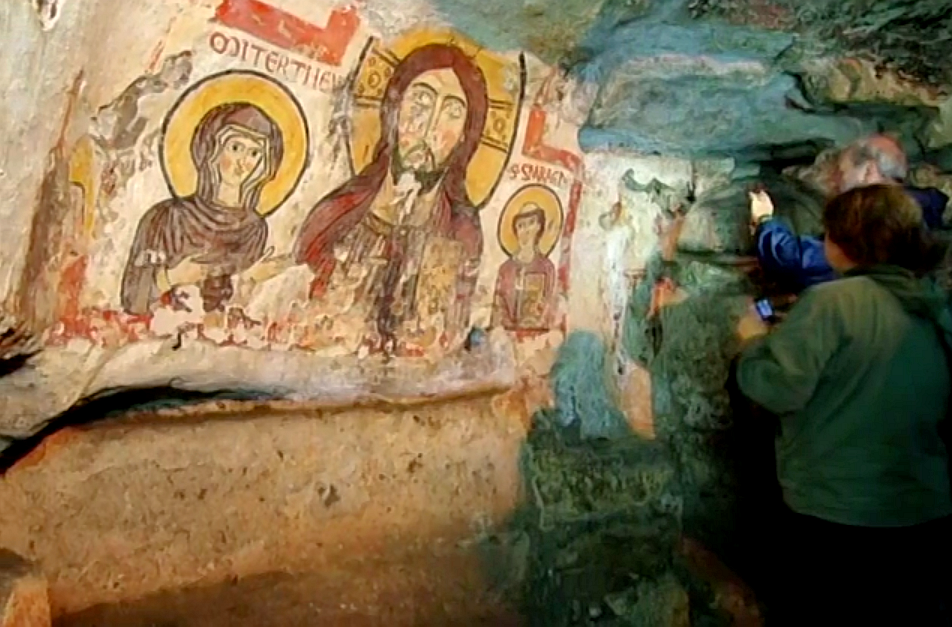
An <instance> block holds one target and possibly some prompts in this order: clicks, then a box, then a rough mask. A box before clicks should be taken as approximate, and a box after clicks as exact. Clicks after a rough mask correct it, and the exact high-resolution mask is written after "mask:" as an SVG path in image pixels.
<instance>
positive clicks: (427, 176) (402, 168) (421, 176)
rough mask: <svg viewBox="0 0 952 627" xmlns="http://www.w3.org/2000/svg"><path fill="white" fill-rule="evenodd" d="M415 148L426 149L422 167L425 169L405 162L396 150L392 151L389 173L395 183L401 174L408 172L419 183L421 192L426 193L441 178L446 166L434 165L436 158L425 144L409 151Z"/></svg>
mask: <svg viewBox="0 0 952 627" xmlns="http://www.w3.org/2000/svg"><path fill="white" fill-rule="evenodd" d="M416 150H425V151H426V158H425V159H424V166H423V167H424V168H427V169H425V170H424V169H420V168H415V167H413V166H409V165H407V164H405V163H404V162H403V159H402V158H401V157H400V151H399V150H396V151H394V153H393V160H392V161H391V163H390V174H391V175H392V176H393V182H394V183H396V182H398V181H399V180H400V177H401V176H403V175H404V174H408V173H409V174H410V175H411V176H412V177H413V178H414V179H416V181H417V182H418V183H419V184H420V191H421V193H426V192H429V191H431V190H432V189H433V188H434V187H436V184H437V183H439V182H440V179H441V178H443V173H444V172H445V171H446V168H445V167H443V166H441V167H436V165H435V161H436V160H435V159H434V158H433V153H432V152H430V149H429V148H427V147H426V146H421V147H419V148H414V149H412V150H411V151H410V152H411V153H412V152H413V151H416Z"/></svg>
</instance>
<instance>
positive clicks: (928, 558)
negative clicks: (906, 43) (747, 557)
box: [737, 185, 952, 627]
mask: <svg viewBox="0 0 952 627" xmlns="http://www.w3.org/2000/svg"><path fill="white" fill-rule="evenodd" d="M823 220H824V226H825V229H826V239H825V249H826V250H825V252H826V258H827V259H828V260H829V261H830V263H831V264H832V265H833V267H834V268H835V269H836V270H838V271H839V272H840V273H841V274H842V275H843V278H842V279H839V280H836V281H833V282H830V283H826V284H821V285H818V286H816V287H813V288H810V289H809V290H807V291H806V292H804V294H803V295H802V296H801V298H800V300H799V302H798V303H797V304H796V305H794V307H793V308H792V309H791V310H790V312H789V314H788V316H787V317H786V318H785V319H784V320H783V321H782V322H781V323H779V324H778V325H777V326H776V327H775V328H774V329H772V330H770V331H769V332H768V329H767V327H766V326H764V325H762V324H760V323H759V318H758V317H757V314H756V312H754V311H751V312H750V313H749V314H748V315H747V316H746V317H745V318H744V319H742V320H741V325H740V327H739V328H740V332H741V335H742V339H743V340H744V341H745V342H747V345H746V346H745V347H744V350H743V352H742V355H741V357H740V360H739V363H738V368H737V382H738V385H739V386H740V389H741V391H743V393H744V394H745V395H746V396H748V397H749V398H750V399H751V400H753V401H754V402H755V403H757V404H759V405H760V406H762V407H764V408H765V409H767V410H768V411H770V412H772V413H774V414H776V415H777V416H778V417H779V424H780V428H779V433H778V436H777V439H776V454H777V473H778V477H779V480H780V485H781V488H782V490H783V498H784V502H785V503H786V505H787V507H788V508H789V510H790V515H789V517H788V518H789V527H788V528H785V529H783V530H782V531H781V533H780V534H779V535H780V540H781V543H782V545H783V547H782V550H781V551H780V553H778V558H781V562H780V563H778V564H777V569H778V570H777V572H778V574H779V575H780V578H781V581H782V582H783V583H782V585H781V595H782V598H784V599H786V602H784V603H783V604H782V607H781V608H775V609H776V610H778V611H777V614H779V616H778V618H779V619H780V620H779V621H778V622H780V623H783V624H790V625H804V626H812V625H844V626H847V625H849V626H852V625H857V626H859V625H863V626H865V625H896V626H905V625H909V626H910V627H912V626H916V627H918V626H928V625H947V624H949V623H947V622H942V621H943V620H948V618H947V614H945V610H944V609H943V606H947V604H948V601H947V600H946V597H947V596H949V597H952V589H950V577H949V573H950V571H952V552H950V542H952V489H950V479H949V451H948V449H947V447H946V443H945V440H944V437H943V436H942V433H943V430H944V429H946V428H947V425H948V421H947V418H946V416H947V413H948V411H949V409H950V369H949V362H948V360H947V359H948V355H950V354H952V317H950V313H949V310H948V308H947V300H946V295H945V294H943V293H941V292H940V291H939V290H937V289H935V288H934V287H933V286H931V285H930V284H929V283H928V282H926V281H925V280H923V279H921V278H920V277H921V276H922V275H923V274H924V273H925V272H927V271H928V270H930V269H931V268H932V267H934V266H935V265H936V262H937V261H938V255H937V254H936V250H935V246H934V245H932V244H931V243H930V242H929V240H928V237H929V236H928V234H927V233H926V232H925V231H924V229H923V227H922V216H921V210H920V209H919V208H918V206H917V205H916V203H915V201H914V200H912V198H910V197H908V196H907V195H906V194H905V193H904V192H903V191H902V189H900V188H897V187H889V186H881V185H877V186H871V187H864V188H858V189H854V190H851V191H849V192H846V193H845V194H842V195H840V196H838V197H836V198H834V199H833V200H831V201H830V203H829V204H828V205H827V207H826V208H825V210H824V215H823ZM943 615H945V616H946V618H945V619H943V618H942V617H943Z"/></svg>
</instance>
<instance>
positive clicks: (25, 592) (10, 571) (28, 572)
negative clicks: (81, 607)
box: [0, 549, 51, 627]
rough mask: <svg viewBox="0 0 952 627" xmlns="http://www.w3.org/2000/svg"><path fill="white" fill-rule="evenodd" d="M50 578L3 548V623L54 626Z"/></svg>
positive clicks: (0, 594)
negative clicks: (52, 623) (51, 614)
mask: <svg viewBox="0 0 952 627" xmlns="http://www.w3.org/2000/svg"><path fill="white" fill-rule="evenodd" d="M50 625H51V622H50V601H49V596H48V590H47V585H46V578H45V577H44V576H43V574H42V573H41V572H40V571H39V569H38V568H37V567H36V566H35V565H33V564H31V563H30V562H28V561H27V560H25V559H23V558H22V557H20V556H19V555H17V554H16V553H13V552H12V551H8V550H6V549H2V550H0V626H2V627H50Z"/></svg>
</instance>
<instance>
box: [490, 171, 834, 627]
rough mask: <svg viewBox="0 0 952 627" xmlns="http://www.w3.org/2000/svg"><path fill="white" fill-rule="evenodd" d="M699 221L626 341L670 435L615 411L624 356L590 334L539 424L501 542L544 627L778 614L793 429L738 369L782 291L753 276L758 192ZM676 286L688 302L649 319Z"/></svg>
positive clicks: (631, 307)
mask: <svg viewBox="0 0 952 627" xmlns="http://www.w3.org/2000/svg"><path fill="white" fill-rule="evenodd" d="M783 193H785V194H787V195H789V196H790V198H796V197H797V194H798V193H800V191H799V190H797V189H795V188H790V189H787V190H785V191H784V192H783ZM808 204H809V203H808ZM691 211H700V212H703V213H704V214H705V215H702V216H695V218H701V219H702V222H701V223H700V224H699V225H696V226H697V227H698V228H695V229H694V236H698V235H699V237H693V240H692V236H688V237H682V240H681V244H680V245H679V253H678V254H677V255H676V256H675V258H674V259H673V260H669V261H665V260H663V259H662V258H661V255H660V253H656V254H655V255H654V257H653V258H652V260H651V261H650V263H649V265H648V268H647V269H646V276H645V278H644V279H643V280H642V281H641V282H640V283H639V284H638V285H637V286H635V287H634V288H633V291H632V293H631V296H630V298H629V304H628V309H627V312H626V316H625V322H624V326H623V329H622V334H621V339H620V343H621V346H620V347H619V349H620V350H619V353H620V354H621V355H622V357H623V358H624V359H627V360H630V361H634V362H636V363H637V364H639V365H641V366H642V367H643V368H645V369H646V370H647V371H648V373H649V374H650V377H651V382H652V385H651V394H652V405H653V410H654V427H655V433H656V439H655V440H647V439H644V438H642V437H641V436H639V435H637V434H636V433H634V432H632V431H631V429H630V428H629V427H628V424H627V421H626V418H625V417H624V415H623V414H622V413H621V412H620V411H619V409H618V408H617V405H616V404H615V402H614V401H613V396H612V393H611V392H610V391H609V389H608V387H607V385H606V374H607V373H608V372H609V370H610V368H611V366H614V359H615V356H614V355H611V354H610V353H611V351H610V350H609V348H608V347H606V346H605V345H604V343H602V342H601V341H600V339H599V338H597V337H596V336H594V335H592V334H587V333H580V332H576V333H574V334H572V335H570V336H569V337H568V338H567V339H566V342H565V343H564V344H563V346H562V347H561V349H560V353H559V356H558V359H557V361H556V364H555V366H554V367H553V370H552V374H551V381H552V386H553V390H554V392H555V397H556V406H555V409H552V410H545V411H540V412H538V413H537V414H536V415H535V416H534V420H533V425H532V428H531V430H530V433H529V436H528V438H527V441H526V443H525V445H524V450H523V458H522V479H523V482H524V494H525V503H524V505H523V506H522V508H521V509H520V511H519V512H517V514H516V515H515V516H514V517H513V518H512V520H511V521H510V523H509V525H508V526H507V527H506V528H505V529H504V530H502V531H500V533H499V534H498V535H497V536H494V537H492V538H489V539H488V540H487V541H486V542H485V546H486V550H487V551H488V553H487V555H488V558H487V560H486V562H487V564H488V565H489V566H488V569H489V571H490V572H491V573H492V574H493V576H494V578H495V579H496V580H497V584H498V585H500V586H501V588H502V589H503V590H507V591H509V593H511V594H513V595H514V599H515V602H517V603H518V604H519V605H520V607H521V608H522V612H523V614H524V616H526V617H527V620H528V622H529V624H530V625H533V626H535V625H538V626H539V627H542V626H545V627H563V626H565V627H568V626H570V625H572V626H575V625H596V624H597V625H613V626H619V627H620V626H638V627H649V626H653V625H659V626H660V625H666V626H667V625H684V626H688V625H690V626H693V627H698V626H701V625H706V626H716V625H756V624H762V621H763V618H764V616H765V615H766V613H767V612H768V611H769V601H770V598H771V597H772V590H771V588H770V585H771V571H772V570H773V567H774V565H773V564H772V562H771V554H772V551H771V545H772V543H773V540H774V539H773V538H772V537H771V533H772V531H773V530H775V529H776V528H777V522H778V517H779V516H780V515H781V512H782V501H781V497H780V491H779V486H778V484H777V481H776V473H775V469H774V454H773V437H774V434H775V431H776V428H777V424H776V420H775V419H774V418H772V417H770V416H766V415H763V414H761V413H759V412H757V411H756V410H755V409H754V408H753V407H752V406H751V405H750V404H749V403H747V402H746V401H745V400H744V399H743V398H741V396H740V395H739V394H737V392H736V388H734V386H733V385H732V366H733V363H734V358H735V356H736V354H737V352H738V348H739V345H738V344H739V341H738V339H737V337H736V327H737V320H738V318H739V317H740V315H741V314H742V313H743V312H744V310H745V309H746V307H747V303H748V299H749V298H750V297H751V296H753V295H755V294H756V295H762V294H765V293H770V292H771V291H775V290H779V291H782V286H779V287H778V286H770V285H766V284H764V283H763V281H762V278H761V277H760V276H758V274H757V272H756V271H751V270H752V268H756V264H755V263H753V260H752V259H751V258H750V257H747V256H746V255H748V253H749V249H750V241H749V237H750V234H749V231H748V227H747V224H748V222H749V215H748V213H747V204H746V192H745V187H744V184H743V183H741V184H739V185H735V186H734V191H729V192H727V193H724V192H722V191H717V192H716V193H713V194H711V195H709V196H707V197H706V198H701V199H698V201H697V202H696V203H695V205H694V208H692V210H691ZM689 214H690V212H689ZM813 217H815V216H813ZM689 219H691V218H690V217H689ZM810 222H812V220H811V216H810V215H807V216H806V217H805V218H804V220H803V224H802V225H801V227H802V228H803V229H805V230H806V229H811V228H812V227H815V226H816V225H811V224H809V223H810ZM738 235H739V237H738ZM745 238H746V239H745ZM663 280H667V281H669V282H671V284H673V285H675V286H677V288H678V289H679V290H681V291H682V292H681V295H682V296H683V297H682V298H677V299H674V300H672V301H671V302H670V303H669V304H667V305H666V306H665V307H663V308H661V309H660V310H659V311H658V313H657V314H655V315H649V311H650V310H651V300H652V292H653V290H654V287H655V285H656V284H658V283H659V282H661V281H663ZM500 556H504V558H501V557H500ZM732 595H733V598H729V597H731V596H732Z"/></svg>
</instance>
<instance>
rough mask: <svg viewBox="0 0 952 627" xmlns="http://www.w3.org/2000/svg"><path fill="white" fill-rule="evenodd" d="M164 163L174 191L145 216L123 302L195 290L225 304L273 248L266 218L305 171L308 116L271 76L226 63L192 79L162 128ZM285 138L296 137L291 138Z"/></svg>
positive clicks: (140, 305)
mask: <svg viewBox="0 0 952 627" xmlns="http://www.w3.org/2000/svg"><path fill="white" fill-rule="evenodd" d="M163 136H164V141H163V143H162V150H161V158H160V162H161V164H162V167H163V172H164V174H165V179H166V182H167V184H168V186H169V191H170V192H171V194H172V197H171V198H169V199H167V200H164V201H162V202H159V203H158V204H155V205H153V206H152V207H151V208H150V209H149V210H148V211H146V213H145V215H144V216H143V217H142V219H141V221H140V222H139V226H138V229H137V231H136V235H135V239H134V241H133V243H132V248H131V250H130V252H129V257H128V260H127V262H126V266H125V272H124V274H123V278H122V309H123V310H124V311H125V312H127V313H130V314H140V315H141V314H145V313H148V312H149V310H150V308H151V307H152V306H153V305H155V304H156V303H157V302H159V301H160V299H162V298H165V299H166V301H168V300H171V301H173V302H175V304H176V306H179V307H189V304H187V303H184V302H181V301H183V300H188V299H189V298H190V296H189V293H188V291H187V290H183V289H182V288H185V287H187V286H197V287H198V290H199V295H200V297H201V302H202V309H203V310H204V311H206V312H212V311H222V310H224V305H225V304H226V303H227V302H228V301H229V300H230V299H231V297H232V295H233V294H234V279H235V277H236V275H238V274H240V273H242V272H245V271H247V270H249V269H250V268H252V267H253V266H254V265H255V264H256V263H258V262H260V261H261V260H262V259H263V258H264V257H265V250H266V245H267V242H268V225H267V222H266V220H265V217H264V216H265V215H266V214H268V213H270V212H272V211H274V210H276V209H277V208H278V207H280V205H281V204H282V203H283V202H284V201H285V200H286V199H287V197H288V196H289V195H290V194H291V192H292V191H293V190H294V187H295V186H296V185H297V182H298V181H299V180H300V177H301V174H302V173H303V171H304V166H305V160H306V155H307V151H306V145H307V137H308V131H307V123H306V121H305V118H304V114H303V112H302V111H301V109H300V107H299V105H297V103H296V101H295V100H294V98H293V97H292V96H291V94H290V93H289V92H286V91H285V90H284V88H283V87H281V86H280V85H279V84H278V83H276V82H274V81H272V80H271V79H270V78H267V77H265V76H263V75H259V74H255V73H250V72H226V73H224V74H220V75H217V76H212V77H209V78H206V79H205V80H203V81H202V82H200V83H198V84H196V85H194V86H193V87H192V88H191V89H190V90H189V91H187V92H186V93H185V94H184V95H183V96H182V98H181V99H180V100H179V102H178V103H177V105H176V106H175V107H174V108H173V109H172V111H171V113H170V114H169V116H168V118H167V119H166V122H165V125H164V128H163ZM286 142H287V144H288V146H287V148H286V147H285V143H286Z"/></svg>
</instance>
